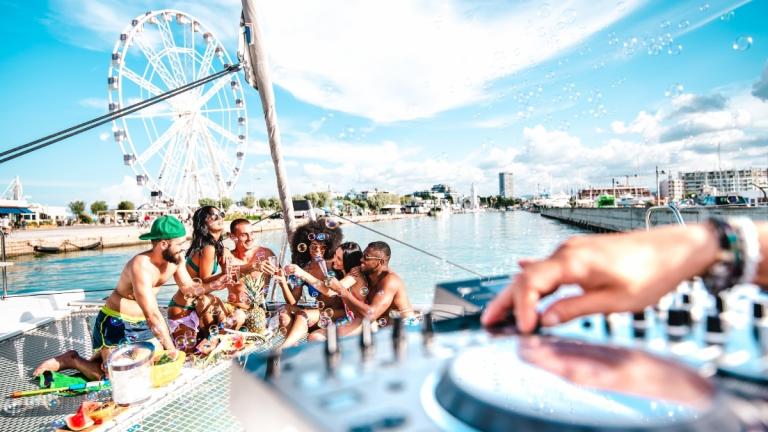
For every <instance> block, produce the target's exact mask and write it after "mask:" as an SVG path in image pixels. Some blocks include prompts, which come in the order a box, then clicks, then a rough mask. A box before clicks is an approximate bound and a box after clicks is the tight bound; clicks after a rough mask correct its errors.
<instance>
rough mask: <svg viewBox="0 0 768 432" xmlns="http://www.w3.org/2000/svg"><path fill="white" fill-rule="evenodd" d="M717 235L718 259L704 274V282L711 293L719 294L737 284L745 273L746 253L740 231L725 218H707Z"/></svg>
mask: <svg viewBox="0 0 768 432" xmlns="http://www.w3.org/2000/svg"><path fill="white" fill-rule="evenodd" d="M707 223H709V224H710V226H712V228H713V229H714V230H715V234H716V235H717V241H718V245H719V246H720V252H719V253H718V257H717V261H716V262H715V263H714V264H712V266H711V267H710V268H709V270H708V271H707V273H706V274H705V275H704V276H702V282H704V286H705V287H707V290H708V291H709V292H710V294H717V293H719V292H720V291H723V290H726V289H728V288H730V287H732V286H734V285H736V284H737V283H738V282H739V281H740V280H741V277H742V275H743V274H744V254H743V252H742V249H741V241H740V240H739V233H738V232H737V231H736V230H734V229H733V227H732V226H731V225H730V224H729V223H728V222H726V221H725V220H723V219H721V218H717V217H711V218H708V219H707Z"/></svg>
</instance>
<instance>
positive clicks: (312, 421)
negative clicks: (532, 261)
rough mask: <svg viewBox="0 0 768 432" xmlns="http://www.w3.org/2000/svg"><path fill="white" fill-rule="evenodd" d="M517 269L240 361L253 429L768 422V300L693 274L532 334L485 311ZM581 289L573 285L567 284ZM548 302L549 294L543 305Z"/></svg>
mask: <svg viewBox="0 0 768 432" xmlns="http://www.w3.org/2000/svg"><path fill="white" fill-rule="evenodd" d="M508 284H509V279H508V278H507V277H497V278H491V279H483V280H469V281H459V282H451V283H446V284H441V285H438V286H437V288H436V293H435V302H434V306H433V308H432V310H431V311H430V312H429V313H427V314H425V315H424V316H423V319H422V320H421V323H420V324H419V325H417V326H413V325H409V323H408V322H406V321H405V320H402V319H399V318H394V319H392V320H391V321H392V325H390V326H388V327H387V328H384V329H380V330H379V331H377V332H373V331H372V328H371V326H370V325H368V323H365V325H363V326H362V331H361V332H360V334H359V335H356V336H350V337H347V338H338V337H337V336H336V331H337V330H336V329H335V328H333V327H330V328H329V329H328V336H329V337H328V340H327V341H326V342H323V343H311V344H306V345H304V346H300V347H295V348H290V349H287V350H283V351H282V352H272V353H270V354H252V355H248V356H243V357H241V358H239V359H238V360H237V361H236V362H235V363H234V364H233V377H232V392H231V394H232V397H231V402H230V405H231V410H232V412H233V414H235V415H236V416H237V417H238V418H239V419H240V420H241V421H242V424H243V425H244V426H245V427H246V429H248V430H256V429H259V430H286V431H287V430H297V431H304V430H308V431H310V430H321V431H324V430H329V431H354V432H363V431H390V430H409V431H410V430H413V431H433V430H443V431H477V430H489V431H500V430H545V431H571V430H572V431H593V430H594V431H627V430H631V431H678V430H682V431H718V432H719V431H752V430H768V356H767V355H766V354H767V353H768V315H767V314H766V308H768V299H766V297H765V296H764V295H763V294H761V293H760V292H759V290H758V289H757V287H753V286H741V287H737V288H736V289H734V290H732V291H731V292H730V293H727V294H725V295H722V296H721V297H718V298H711V296H709V295H708V294H707V293H706V291H705V290H704V289H703V288H701V287H700V286H699V285H697V284H693V283H691V284H685V285H684V286H682V287H681V288H679V289H678V291H677V292H675V293H672V294H670V295H668V296H666V297H665V298H663V299H662V301H660V302H659V304H658V305H656V306H655V307H653V308H648V309H646V310H645V311H642V312H637V313H623V314H612V315H610V316H602V315H595V316H588V317H584V318H580V319H576V320H573V321H571V322H569V323H565V324H563V325H560V326H558V327H552V328H538V329H537V331H536V332H535V333H534V334H532V335H521V334H519V333H518V332H517V331H516V327H515V325H514V318H513V316H512V315H510V319H509V321H508V322H506V323H504V324H503V325H500V326H497V327H494V328H491V329H484V328H482V327H481V326H480V325H479V314H480V312H481V311H482V309H483V307H484V306H485V305H486V304H487V302H488V301H489V300H490V299H491V298H493V297H494V296H495V295H496V294H497V293H498V292H499V291H500V290H501V289H503V288H504V287H505V286H507V285H508ZM577 290H578V288H576V287H566V288H565V289H561V290H560V291H559V294H557V295H556V296H554V297H553V298H551V299H549V300H548V301H553V300H556V299H557V298H558V297H561V296H566V295H572V294H574V293H575V292H576V291H577ZM542 307H546V304H543V305H542Z"/></svg>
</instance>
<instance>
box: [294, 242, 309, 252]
mask: <svg viewBox="0 0 768 432" xmlns="http://www.w3.org/2000/svg"><path fill="white" fill-rule="evenodd" d="M296 250H297V251H299V253H304V252H306V251H307V245H306V243H299V244H298V245H296Z"/></svg>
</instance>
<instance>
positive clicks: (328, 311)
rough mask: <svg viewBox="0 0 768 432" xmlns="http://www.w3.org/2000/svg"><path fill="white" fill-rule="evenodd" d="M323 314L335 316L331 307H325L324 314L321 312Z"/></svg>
mask: <svg viewBox="0 0 768 432" xmlns="http://www.w3.org/2000/svg"><path fill="white" fill-rule="evenodd" d="M323 314H324V315H325V316H327V317H328V318H331V317H333V309H331V308H325V309H323V312H322V314H321V315H323Z"/></svg>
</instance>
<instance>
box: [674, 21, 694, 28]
mask: <svg viewBox="0 0 768 432" xmlns="http://www.w3.org/2000/svg"><path fill="white" fill-rule="evenodd" d="M690 25H691V22H690V21H688V20H682V21H680V22H679V23H678V24H677V28H678V29H680V30H683V29H687V28H688V27H689V26H690Z"/></svg>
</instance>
